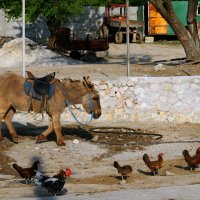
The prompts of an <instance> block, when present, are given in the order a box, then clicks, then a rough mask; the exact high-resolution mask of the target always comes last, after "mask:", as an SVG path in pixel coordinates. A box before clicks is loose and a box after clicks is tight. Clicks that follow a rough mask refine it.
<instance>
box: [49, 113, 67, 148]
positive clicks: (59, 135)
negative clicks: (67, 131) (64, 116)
mask: <svg viewBox="0 0 200 200" xmlns="http://www.w3.org/2000/svg"><path fill="white" fill-rule="evenodd" d="M60 117H61V113H56V114H53V116H52V118H53V127H54V131H55V133H56V136H57V145H59V146H64V145H65V143H64V141H63V136H62V132H61V131H62V128H61V125H60Z"/></svg>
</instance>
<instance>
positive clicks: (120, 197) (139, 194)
mask: <svg viewBox="0 0 200 200" xmlns="http://www.w3.org/2000/svg"><path fill="white" fill-rule="evenodd" d="M20 199H21V200H40V199H43V200H45V199H57V200H65V199H68V200H200V185H188V186H175V187H161V188H156V189H135V190H122V191H115V192H104V193H94V194H88V193H87V194H86V193H83V194H80V193H75V194H70V193H68V194H67V195H63V196H57V197H35V198H30V197H29V198H20ZM18 200H19V199H18Z"/></svg>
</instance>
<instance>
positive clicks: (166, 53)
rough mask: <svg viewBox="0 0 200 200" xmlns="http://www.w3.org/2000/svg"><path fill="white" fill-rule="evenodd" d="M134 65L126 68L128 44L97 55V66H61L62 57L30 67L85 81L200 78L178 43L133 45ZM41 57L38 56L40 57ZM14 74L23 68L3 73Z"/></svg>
mask: <svg viewBox="0 0 200 200" xmlns="http://www.w3.org/2000/svg"><path fill="white" fill-rule="evenodd" d="M129 50H130V51H129V52H130V56H129V57H130V65H129V69H128V67H127V64H126V59H127V46H126V44H120V45H117V44H113V43H110V48H109V50H108V52H107V53H106V52H97V56H98V58H97V61H96V63H87V62H80V63H79V64H77V62H73V59H70V58H69V57H66V56H64V58H66V59H67V60H69V62H66V63H62V62H59V59H60V58H63V56H62V55H59V54H58V56H56V57H53V58H50V62H49V61H48V62H46V63H45V61H44V62H42V61H41V60H40V59H39V58H38V62H35V63H32V64H30V65H28V66H26V70H30V71H32V72H33V73H35V74H39V75H44V74H46V73H47V72H52V71H55V72H56V73H57V74H56V76H57V77H58V78H61V77H71V78H78V79H79V78H82V76H83V75H89V76H90V77H91V78H93V79H102V78H104V79H113V78H117V77H119V76H127V75H129V76H198V75H199V74H200V65H199V64H198V63H197V64H187V63H185V52H184V49H183V47H182V46H181V45H180V44H179V43H178V42H177V41H172V42H170V41H162V42H155V43H153V44H145V43H143V44H130V47H129ZM39 56H40V55H38V57H39ZM5 71H14V72H17V73H22V66H20V67H17V66H16V67H12V68H8V67H2V68H1V71H0V73H4V72H5Z"/></svg>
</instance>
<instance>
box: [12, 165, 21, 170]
mask: <svg viewBox="0 0 200 200" xmlns="http://www.w3.org/2000/svg"><path fill="white" fill-rule="evenodd" d="M13 168H14V169H15V170H16V171H18V172H19V171H20V170H22V167H20V166H19V165H17V164H13Z"/></svg>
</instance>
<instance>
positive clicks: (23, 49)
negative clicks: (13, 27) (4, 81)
mask: <svg viewBox="0 0 200 200" xmlns="http://www.w3.org/2000/svg"><path fill="white" fill-rule="evenodd" d="M22 75H23V77H25V0H22Z"/></svg>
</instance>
